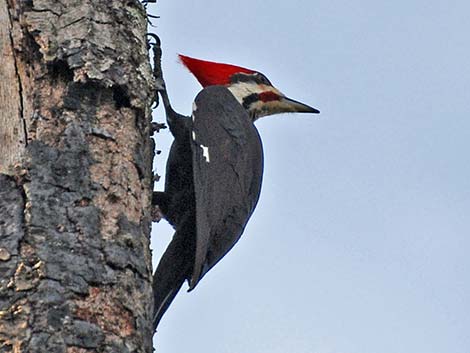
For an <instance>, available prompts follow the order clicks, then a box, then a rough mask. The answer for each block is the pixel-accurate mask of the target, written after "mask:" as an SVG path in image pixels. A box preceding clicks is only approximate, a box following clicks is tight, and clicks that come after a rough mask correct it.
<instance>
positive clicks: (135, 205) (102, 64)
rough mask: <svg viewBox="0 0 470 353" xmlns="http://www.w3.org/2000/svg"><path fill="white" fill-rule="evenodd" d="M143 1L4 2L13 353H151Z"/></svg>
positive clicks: (6, 223)
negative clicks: (141, 2)
mask: <svg viewBox="0 0 470 353" xmlns="http://www.w3.org/2000/svg"><path fill="white" fill-rule="evenodd" d="M146 26H147V19H146V14H145V10H144V9H143V7H142V6H141V4H140V3H139V2H138V1H137V0H129V1H108V0H94V1H91V0H88V1H87V0H82V1H77V0H75V1H74V0H61V1H56V0H34V1H31V0H29V1H28V0H22V1H19V0H8V1H6V0H0V54H1V56H0V58H1V65H0V352H15V353H19V352H69V353H72V352H110V353H111V352H113V353H115V352H151V351H152V341H151V338H152V333H153V332H152V328H151V327H152V325H151V322H152V306H153V303H152V300H153V299H152V291H151V288H152V286H151V281H152V267H151V254H150V250H149V235H150V226H151V220H150V201H151V190H152V187H153V185H152V183H153V181H152V180H153V177H152V158H153V143H152V140H151V138H150V114H151V109H150V105H151V102H152V100H153V98H154V93H153V92H154V82H153V78H152V72H151V67H150V65H149V60H148V53H147V44H146V38H145V33H146Z"/></svg>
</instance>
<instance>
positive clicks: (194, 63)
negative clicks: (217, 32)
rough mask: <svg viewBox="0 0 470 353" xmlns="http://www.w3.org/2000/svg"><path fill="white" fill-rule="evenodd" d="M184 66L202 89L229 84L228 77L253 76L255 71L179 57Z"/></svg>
mask: <svg viewBox="0 0 470 353" xmlns="http://www.w3.org/2000/svg"><path fill="white" fill-rule="evenodd" d="M179 58H180V60H181V62H182V63H183V65H184V66H186V67H187V68H188V70H189V71H191V73H192V74H193V75H194V76H195V77H196V79H197V80H198V81H199V83H200V84H201V85H202V87H207V86H215V85H221V86H225V85H228V84H230V77H231V76H232V75H233V74H236V73H244V74H253V73H255V72H256V71H253V70H250V69H245V68H244V67H240V66H235V65H230V64H222V63H216V62H212V61H205V60H199V59H194V58H190V57H189V56H184V55H181V54H180V55H179Z"/></svg>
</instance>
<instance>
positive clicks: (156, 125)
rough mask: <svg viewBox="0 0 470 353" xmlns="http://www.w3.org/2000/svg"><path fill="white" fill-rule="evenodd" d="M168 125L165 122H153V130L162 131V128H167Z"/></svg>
mask: <svg viewBox="0 0 470 353" xmlns="http://www.w3.org/2000/svg"><path fill="white" fill-rule="evenodd" d="M166 128H167V126H166V125H165V124H164V123H156V122H152V132H154V133H155V132H160V130H162V129H166Z"/></svg>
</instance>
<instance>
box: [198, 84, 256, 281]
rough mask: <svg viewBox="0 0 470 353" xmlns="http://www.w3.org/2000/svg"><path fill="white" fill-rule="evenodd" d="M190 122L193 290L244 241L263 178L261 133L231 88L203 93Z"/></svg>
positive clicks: (207, 90)
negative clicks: (194, 205)
mask: <svg viewBox="0 0 470 353" xmlns="http://www.w3.org/2000/svg"><path fill="white" fill-rule="evenodd" d="M192 118H193V130H192V132H191V149H192V155H193V172H194V192H195V198H196V231H197V239H196V254H195V261H194V269H193V274H192V276H191V278H190V283H189V285H190V290H191V289H193V288H194V287H195V286H196V284H197V283H198V282H199V280H200V279H201V278H202V277H203V276H204V274H205V273H207V271H208V270H209V269H211V268H212V267H213V266H214V265H215V264H216V263H217V262H218V261H219V260H220V259H221V258H222V257H223V256H224V255H225V254H226V253H227V252H228V251H229V250H230V249H231V248H232V247H233V245H235V243H236V242H237V241H238V239H239V238H240V236H241V234H242V233H243V230H244V228H245V225H246V224H247V222H248V219H249V218H250V216H251V214H252V213H253V210H254V209H255V206H256V203H257V202H258V198H259V194H260V190H261V181H262V176H263V149H262V145H261V140H260V137H259V134H258V131H257V130H256V128H255V126H254V125H253V122H252V119H251V118H250V117H249V115H248V113H247V112H246V110H245V109H244V108H243V107H242V106H241V105H240V104H239V103H238V101H237V100H236V99H235V98H234V96H233V95H232V94H231V93H230V91H229V90H228V89H227V88H225V87H222V86H212V87H208V88H206V89H204V90H202V91H201V92H200V93H199V94H198V96H197V97H196V99H195V102H194V106H193V115H192Z"/></svg>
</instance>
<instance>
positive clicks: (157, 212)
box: [150, 205, 165, 223]
mask: <svg viewBox="0 0 470 353" xmlns="http://www.w3.org/2000/svg"><path fill="white" fill-rule="evenodd" d="M150 214H151V216H152V222H157V223H158V222H160V221H161V220H162V218H165V216H164V215H163V212H162V210H161V209H160V207H159V206H158V205H152V210H151V213H150Z"/></svg>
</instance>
